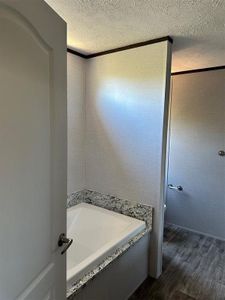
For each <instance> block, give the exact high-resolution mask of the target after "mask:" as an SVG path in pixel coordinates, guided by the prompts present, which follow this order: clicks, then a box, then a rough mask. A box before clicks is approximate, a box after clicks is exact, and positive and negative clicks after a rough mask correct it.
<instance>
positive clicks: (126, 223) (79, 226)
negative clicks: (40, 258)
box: [67, 203, 146, 287]
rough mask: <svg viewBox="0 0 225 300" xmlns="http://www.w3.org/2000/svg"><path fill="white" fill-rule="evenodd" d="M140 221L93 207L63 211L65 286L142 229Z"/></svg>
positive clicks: (85, 205) (142, 223) (81, 205)
mask: <svg viewBox="0 0 225 300" xmlns="http://www.w3.org/2000/svg"><path fill="white" fill-rule="evenodd" d="M145 227H146V225H145V222H144V221H140V220H137V219H135V218H131V217H128V216H125V215H122V214H119V213H115V212H112V211H109V210H107V209H104V208H100V207H97V206H94V205H90V204H86V203H81V204H78V205H76V206H73V207H71V208H68V209H67V236H68V237H70V238H72V239H73V244H72V245H71V247H70V248H69V249H68V251H67V285H68V287H69V286H71V284H72V283H74V282H76V281H78V280H79V279H81V278H82V276H84V275H85V274H87V273H88V272H90V271H91V270H92V269H93V268H94V267H96V266H97V265H98V264H100V263H101V262H102V261H103V260H104V259H105V258H106V257H107V256H109V255H110V254H112V253H113V252H114V251H115V250H116V249H117V248H119V247H120V246H122V245H124V244H126V242H128V241H129V240H130V239H131V238H132V237H134V236H135V235H137V234H138V233H140V232H141V231H143V230H144V229H145Z"/></svg>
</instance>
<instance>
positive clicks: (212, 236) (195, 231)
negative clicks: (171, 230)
mask: <svg viewBox="0 0 225 300" xmlns="http://www.w3.org/2000/svg"><path fill="white" fill-rule="evenodd" d="M165 223H166V224H168V225H174V226H176V227H178V228H181V229H184V230H187V231H190V232H193V233H198V234H202V235H205V236H207V237H211V238H214V239H217V240H220V241H223V242H225V239H223V238H221V237H219V236H215V235H212V234H209V233H205V232H202V231H198V230H194V229H192V228H188V227H184V226H180V225H177V224H174V223H169V222H165ZM224 230H225V229H224Z"/></svg>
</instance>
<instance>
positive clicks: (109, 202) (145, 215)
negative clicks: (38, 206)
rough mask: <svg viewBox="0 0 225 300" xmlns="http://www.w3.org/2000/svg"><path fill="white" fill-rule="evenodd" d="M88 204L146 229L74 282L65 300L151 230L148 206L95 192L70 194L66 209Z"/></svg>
mask: <svg viewBox="0 0 225 300" xmlns="http://www.w3.org/2000/svg"><path fill="white" fill-rule="evenodd" d="M82 202H85V203H89V204H93V205H96V206H99V207H103V208H105V209H108V210H112V211H115V212H118V213H121V214H124V215H127V216H130V217H133V218H136V219H139V220H142V221H145V222H146V228H145V229H144V230H143V231H142V232H140V233H138V234H137V235H136V236H134V237H133V238H131V239H130V240H129V241H128V242H127V243H126V244H125V245H123V246H122V247H120V248H118V249H116V250H115V251H114V252H113V253H112V254H111V255H109V256H108V257H106V258H105V259H104V260H103V261H102V263H101V264H99V265H98V266H96V267H95V268H94V269H93V270H92V271H90V272H89V273H87V274H86V275H84V276H83V277H82V278H81V279H80V280H78V281H77V282H74V284H73V285H72V287H69V288H68V289H67V299H68V300H70V299H71V300H72V299H73V297H74V296H75V295H76V293H78V292H79V291H80V289H81V288H83V287H85V286H86V284H87V283H88V282H89V281H90V280H92V279H93V278H94V277H95V276H96V275H97V274H98V273H100V272H101V271H102V270H103V269H105V268H106V267H107V266H108V265H110V263H111V262H113V261H114V260H115V259H116V258H118V257H120V256H121V255H122V254H123V253H124V252H126V251H127V250H128V249H129V248H130V247H131V246H132V245H134V244H135V243H137V242H138V241H139V240H140V239H141V238H142V237H143V236H144V235H145V234H147V233H148V232H150V231H151V229H152V214H153V208H152V207H151V206H148V205H144V204H140V203H134V202H131V201H128V200H123V199H120V198H117V197H115V196H111V195H105V194H101V193H98V192H95V191H90V190H82V191H80V192H76V193H72V194H71V195H70V196H69V197H68V202H67V207H71V206H74V205H77V204H79V203H82Z"/></svg>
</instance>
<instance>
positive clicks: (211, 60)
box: [45, 0, 225, 71]
mask: <svg viewBox="0 0 225 300" xmlns="http://www.w3.org/2000/svg"><path fill="white" fill-rule="evenodd" d="M45 1H46V2H47V3H48V4H49V5H50V6H51V7H52V8H53V9H54V10H55V11H56V12H57V13H58V14H59V15H60V16H61V17H62V18H63V19H64V20H65V21H66V22H67V28H68V47H70V48H73V49H75V50H77V51H79V52H82V53H84V54H90V53H95V52H99V51H103V50H108V49H112V48H116V47H120V46H125V45H128V44H132V43H137V42H141V41H145V40H150V39H154V38H158V37H162V36H166V35H170V36H171V37H172V38H173V39H174V45H173V62H172V70H173V71H182V70H190V69H197V68H206V67H213V66H218V65H225V0H45Z"/></svg>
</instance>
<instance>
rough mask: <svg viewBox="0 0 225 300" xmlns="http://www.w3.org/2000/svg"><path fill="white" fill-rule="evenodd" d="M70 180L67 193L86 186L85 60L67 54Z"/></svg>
mask: <svg viewBox="0 0 225 300" xmlns="http://www.w3.org/2000/svg"><path fill="white" fill-rule="evenodd" d="M67 92H68V107H67V115H68V168H67V170H68V175H67V177H68V181H67V193H68V194H70V193H72V192H75V191H79V190H82V189H83V188H84V187H85V159H84V137H85V102H84V99H85V60H84V59H83V58H81V57H79V56H76V55H73V54H70V53H68V54H67Z"/></svg>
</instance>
